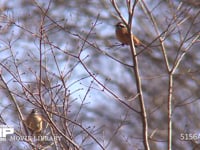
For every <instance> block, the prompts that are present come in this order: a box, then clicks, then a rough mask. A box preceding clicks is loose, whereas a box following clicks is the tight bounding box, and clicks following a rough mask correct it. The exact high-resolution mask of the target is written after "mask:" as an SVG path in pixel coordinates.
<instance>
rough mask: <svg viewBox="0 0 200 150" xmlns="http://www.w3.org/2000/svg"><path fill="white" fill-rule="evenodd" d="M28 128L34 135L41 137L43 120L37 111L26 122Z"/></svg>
mask: <svg viewBox="0 0 200 150" xmlns="http://www.w3.org/2000/svg"><path fill="white" fill-rule="evenodd" d="M25 124H26V127H27V128H28V129H29V130H30V131H31V133H32V134H33V135H34V134H36V135H39V134H40V133H41V131H42V128H43V118H42V115H41V114H40V113H39V112H38V110H37V109H33V110H32V111H31V113H30V114H29V115H28V117H27V118H26V121H25Z"/></svg>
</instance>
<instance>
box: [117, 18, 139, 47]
mask: <svg viewBox="0 0 200 150" xmlns="http://www.w3.org/2000/svg"><path fill="white" fill-rule="evenodd" d="M115 27H116V29H115V33H116V37H117V39H118V40H119V41H120V42H121V43H122V44H125V45H130V43H131V41H130V36H129V33H128V29H127V27H126V25H125V24H124V23H123V22H118V23H117V24H116V25H115ZM131 37H132V38H133V41H134V44H135V46H136V47H137V46H141V45H142V43H141V41H140V40H139V39H138V38H137V37H136V36H135V35H133V34H131Z"/></svg>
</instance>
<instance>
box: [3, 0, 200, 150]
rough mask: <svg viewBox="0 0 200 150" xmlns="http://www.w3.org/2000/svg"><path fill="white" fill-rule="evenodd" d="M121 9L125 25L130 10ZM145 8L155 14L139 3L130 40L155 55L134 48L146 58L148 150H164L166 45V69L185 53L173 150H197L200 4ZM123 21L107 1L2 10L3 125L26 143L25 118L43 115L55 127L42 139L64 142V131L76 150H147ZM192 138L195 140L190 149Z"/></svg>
mask: <svg viewBox="0 0 200 150" xmlns="http://www.w3.org/2000/svg"><path fill="white" fill-rule="evenodd" d="M116 3H117V5H118V7H119V10H120V12H121V13H122V15H123V17H124V18H125V19H128V11H127V6H126V2H125V1H116ZM143 4H145V5H146V7H147V9H146V10H149V12H146V11H145V9H144V7H143V5H142V2H138V4H137V5H136V7H135V11H134V12H135V13H134V16H133V23H132V24H133V27H132V30H133V33H134V34H135V35H136V36H137V37H138V38H139V39H140V40H141V41H142V42H143V43H145V44H146V45H148V46H149V47H150V48H151V52H150V51H149V50H147V49H146V50H144V49H143V48H141V47H138V48H136V49H137V51H138V52H140V51H143V52H142V53H140V54H139V55H138V62H139V69H140V75H141V81H142V88H143V96H144V102H145V106H146V111H147V120H148V125H149V136H150V139H149V143H150V147H151V149H153V150H160V149H163V150H164V149H167V133H168V116H167V114H168V97H167V96H168V81H169V77H168V74H169V73H168V71H167V68H166V62H165V59H164V57H163V53H162V50H161V48H162V47H161V42H160V40H159V37H162V39H163V43H164V47H165V50H166V55H167V59H168V60H169V66H170V67H173V66H174V64H175V63H176V61H177V60H178V59H179V58H180V56H181V55H182V54H183V53H185V52H186V54H185V55H184V57H183V58H182V59H181V62H180V65H179V66H178V68H177V69H176V71H175V74H174V76H173V77H174V85H173V94H172V95H173V101H172V102H173V104H172V111H173V115H172V121H173V130H172V132H173V146H172V147H173V149H175V150H176V149H177V150H178V149H185V150H189V149H191V150H192V149H195V150H197V149H200V147H198V146H199V145H198V144H199V142H200V141H199V138H200V130H199V128H200V124H199V119H200V118H199V115H198V114H199V113H200V102H199V100H200V92H199V91H200V69H199V68H200V51H199V50H200V43H199V41H200V38H199V35H200V2H199V0H190V1H187V0H168V1H166V0H154V1H151V0H145V1H143ZM149 15H152V16H153V18H154V22H156V24H157V28H158V32H157V31H156V28H155V27H156V26H155V24H153V22H152V20H151V19H150V17H149ZM119 21H120V18H119V17H118V15H117V13H116V11H115V9H114V7H113V6H112V4H111V2H110V1H109V0H99V1H96V0H90V1H87V0H76V1H72V0H71V1H70V0H51V1H49V0H48V1H43V0H14V1H6V0H1V1H0V56H1V57H0V71H1V72H0V73H1V74H0V77H1V81H0V98H1V100H0V115H1V120H0V123H1V124H4V125H8V126H13V127H14V128H15V131H16V132H17V134H18V135H26V133H25V132H24V126H23V124H22V122H23V118H26V117H27V115H28V114H29V113H30V112H31V110H32V109H33V108H37V109H39V111H40V112H41V114H42V115H43V116H44V118H48V117H49V116H50V118H51V119H52V122H49V123H45V128H44V131H43V132H42V135H61V134H60V133H59V132H58V129H59V130H60V131H61V132H62V133H63V134H64V135H66V136H67V137H69V138H70V139H71V140H72V141H74V142H75V143H76V144H77V145H78V146H79V147H80V149H89V150H93V149H95V150H100V149H106V150H143V149H144V147H143V135H142V133H143V129H142V120H141V115H140V113H138V112H139V111H140V106H139V102H138V99H137V90H136V84H135V77H134V73H133V70H132V67H133V65H134V64H133V63H132V55H131V51H130V48H129V46H120V43H119V42H118V41H117V39H116V37H115V24H116V23H117V22H119ZM135 96H136V98H134V97H135ZM20 116H22V117H20ZM47 120H48V119H47ZM46 122H48V121H46ZM55 126H56V127H57V129H56V128H55ZM188 133H190V134H192V135H195V134H196V135H198V136H199V138H196V139H194V138H192V139H187V135H188ZM182 134H184V139H185V140H183V139H182V138H181V135H182ZM61 136H63V135H61ZM31 143H32V144H31ZM0 147H1V148H2V149H31V148H32V149H34V148H38V149H39V148H41V149H42V148H43V149H76V146H74V145H73V144H72V143H70V141H67V140H66V139H65V138H62V140H61V141H59V142H58V143H56V142H52V143H49V142H43V143H37V142H30V141H4V142H0Z"/></svg>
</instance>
